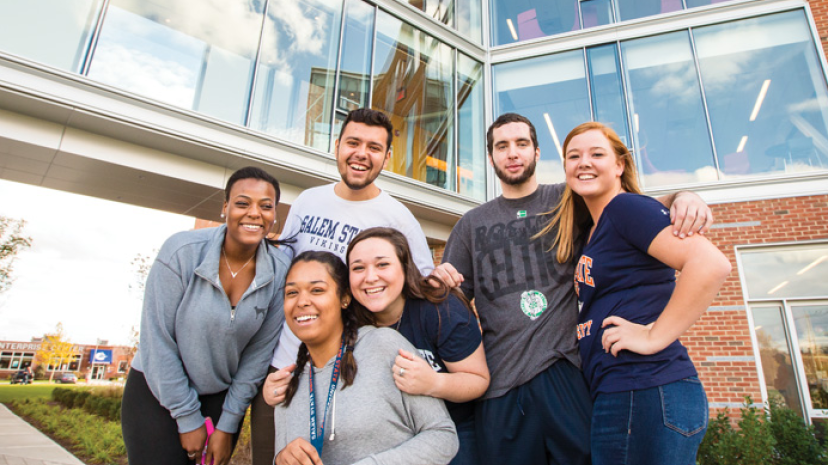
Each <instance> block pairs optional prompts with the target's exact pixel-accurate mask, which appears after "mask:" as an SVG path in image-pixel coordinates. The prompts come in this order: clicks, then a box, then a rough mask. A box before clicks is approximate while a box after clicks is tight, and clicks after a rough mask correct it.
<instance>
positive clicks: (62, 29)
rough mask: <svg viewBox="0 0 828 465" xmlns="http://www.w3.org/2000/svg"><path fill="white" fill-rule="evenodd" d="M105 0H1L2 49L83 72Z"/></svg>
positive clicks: (0, 41) (0, 26) (50, 64)
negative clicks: (93, 31)
mask: <svg viewBox="0 0 828 465" xmlns="http://www.w3.org/2000/svg"><path fill="white" fill-rule="evenodd" d="M102 4H103V1H102V0H75V1H71V2H70V1H67V0H39V1H33V0H26V1H6V2H0V50H3V51H4V52H8V53H12V54H14V55H19V56H21V57H24V58H27V59H29V60H33V61H39V62H41V63H44V64H47V65H49V66H54V67H55V68H60V69H62V70H64V71H71V72H75V73H79V72H81V68H82V67H83V60H84V59H85V55H86V49H87V48H88V46H89V40H90V35H91V34H92V30H93V29H94V28H95V23H96V21H97V20H98V13H99V12H100V8H101V5H102Z"/></svg>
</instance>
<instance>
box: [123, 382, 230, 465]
mask: <svg viewBox="0 0 828 465" xmlns="http://www.w3.org/2000/svg"><path fill="white" fill-rule="evenodd" d="M226 395H227V391H222V392H219V393H216V394H207V395H202V396H198V400H199V401H200V402H201V414H202V415H203V416H204V417H210V418H212V420H213V424H218V421H219V418H221V412H222V408H221V407H222V406H223V405H224V397H225V396H226ZM241 426H242V425H239V432H240V431H241ZM121 430H122V431H123V434H124V444H125V445H126V448H127V457H128V458H129V465H187V464H193V463H195V460H190V459H189V458H187V451H186V450H184V448H183V447H181V440H180V439H179V436H178V424H177V423H176V422H175V420H173V418H172V416H170V411H169V410H167V409H166V408H164V407H163V406H161V404H160V403H159V402H158V400H157V399H156V398H155V396H154V395H153V394H152V391H150V388H149V386H148V385H147V380H146V378H145V377H144V374H143V373H141V372H140V371H138V370H130V371H129V375H128V376H127V381H126V386H124V398H123V400H122V401H121ZM239 432H236V434H235V435H233V449H235V448H236V442H237V441H238V440H239Z"/></svg>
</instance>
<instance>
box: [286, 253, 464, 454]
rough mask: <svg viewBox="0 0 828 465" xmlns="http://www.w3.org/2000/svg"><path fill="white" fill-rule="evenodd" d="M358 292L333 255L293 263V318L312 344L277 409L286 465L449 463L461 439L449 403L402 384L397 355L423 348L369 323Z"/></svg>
mask: <svg viewBox="0 0 828 465" xmlns="http://www.w3.org/2000/svg"><path fill="white" fill-rule="evenodd" d="M348 289H349V286H348V270H347V267H346V266H345V264H344V263H342V261H341V260H340V259H339V258H338V257H337V256H335V255H333V254H331V253H330V252H318V251H314V252H304V253H302V254H300V255H299V256H297V257H296V258H295V259H294V260H293V264H292V265H291V268H290V271H289V272H288V276H287V283H286V284H285V318H286V323H287V325H288V326H289V327H290V329H291V330H292V331H293V332H294V334H296V336H297V337H298V338H299V340H301V341H302V345H301V346H300V348H299V356H298V358H297V362H296V366H297V368H296V371H295V372H294V376H293V379H292V380H291V382H290V384H289V385H288V389H287V393H286V395H285V398H286V400H285V402H284V404H282V405H281V406H277V407H276V409H275V412H274V413H275V415H274V421H275V427H276V450H277V451H279V452H278V453H277V454H276V459H275V463H276V465H287V464H313V465H318V464H321V463H324V464H326V465H335V464H399V465H403V464H411V465H415V464H416V465H421V464H435V465H439V464H447V463H448V462H449V461H451V459H452V457H454V454H455V453H456V452H457V447H458V442H457V433H456V431H455V428H454V423H452V421H451V419H450V418H449V415H448V412H447V411H446V408H445V405H444V404H443V401H442V400H440V399H436V398H433V397H427V396H413V395H409V394H407V393H405V392H401V391H400V390H399V389H397V387H396V386H395V384H394V377H393V375H392V372H391V370H392V366H393V362H394V356H395V355H396V354H397V351H398V350H399V348H400V347H404V348H405V349H406V350H409V351H413V350H414V348H413V346H411V344H410V343H408V341H406V340H405V338H404V337H402V336H401V335H400V334H399V333H397V332H396V331H394V330H392V329H388V328H380V329H378V328H375V327H373V326H363V325H364V324H365V323H366V321H360V320H359V319H358V317H357V315H356V313H355V312H354V311H353V310H352V308H351V305H350V304H351V296H350V294H349V290H348Z"/></svg>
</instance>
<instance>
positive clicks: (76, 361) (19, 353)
mask: <svg viewBox="0 0 828 465" xmlns="http://www.w3.org/2000/svg"><path fill="white" fill-rule="evenodd" d="M40 339H41V338H32V341H31V342H18V341H0V379H9V377H11V376H12V375H14V374H15V373H17V372H18V371H19V370H22V369H25V368H27V367H32V370H36V369H37V367H38V365H43V375H42V376H43V379H49V377H50V376H51V373H52V372H54V373H55V379H57V375H58V374H59V373H66V372H72V373H75V374H76V375H77V376H78V378H81V379H87V380H107V381H124V380H125V379H126V375H127V373H128V372H129V368H130V366H131V363H132V357H133V356H134V353H135V351H134V349H133V348H132V347H127V346H115V345H110V344H109V342H108V341H104V340H99V341H98V344H76V345H75V346H74V351H75V352H76V355H74V356H73V357H72V360H69V361H67V362H66V363H63V364H62V365H60V366H58V365H51V364H47V363H45V362H41V361H40V360H38V357H37V351H38V350H40V347H41V342H42V341H41V340H40ZM38 379H40V378H38Z"/></svg>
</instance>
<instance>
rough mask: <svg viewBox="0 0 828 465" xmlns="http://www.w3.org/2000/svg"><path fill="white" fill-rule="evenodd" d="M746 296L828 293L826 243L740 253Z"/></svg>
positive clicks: (795, 295)
mask: <svg viewBox="0 0 828 465" xmlns="http://www.w3.org/2000/svg"><path fill="white" fill-rule="evenodd" d="M740 255H741V258H742V267H741V269H740V271H741V272H742V273H743V274H744V276H745V283H746V288H747V294H748V296H749V297H748V298H750V299H767V298H774V299H781V298H786V297H824V296H828V279H826V276H828V244H813V245H798V246H795V247H786V248H775V249H771V250H767V249H759V250H750V249H748V250H745V251H742V252H741V253H740Z"/></svg>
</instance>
